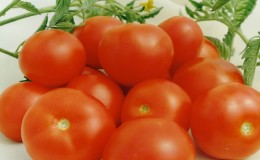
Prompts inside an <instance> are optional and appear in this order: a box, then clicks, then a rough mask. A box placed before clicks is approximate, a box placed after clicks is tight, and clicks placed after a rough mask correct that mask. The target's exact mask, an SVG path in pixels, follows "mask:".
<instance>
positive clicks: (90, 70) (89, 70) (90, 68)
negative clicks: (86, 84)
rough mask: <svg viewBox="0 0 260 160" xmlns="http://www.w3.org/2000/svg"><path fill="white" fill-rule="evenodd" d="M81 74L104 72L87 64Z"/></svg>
mask: <svg viewBox="0 0 260 160" xmlns="http://www.w3.org/2000/svg"><path fill="white" fill-rule="evenodd" d="M81 74H83V75H84V74H103V73H102V72H101V71H100V70H98V69H95V68H92V67H89V66H85V67H84V69H83V71H82V73H81Z"/></svg>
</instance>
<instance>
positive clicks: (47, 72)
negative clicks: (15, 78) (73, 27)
mask: <svg viewBox="0 0 260 160" xmlns="http://www.w3.org/2000/svg"><path fill="white" fill-rule="evenodd" d="M85 65H86V53H85V50H84V47H83V45H82V44H81V42H80V41H79V40H78V39H77V38H76V37H75V36H73V35H72V34H70V33H68V32H65V31H62V30H55V29H53V30H44V31H40V32H37V33H35V34H34V35H32V36H31V37H30V38H29V39H28V40H27V41H26V42H25V44H24V46H23V48H22V50H21V52H20V54H19V67H20V69H21V71H22V73H23V74H24V75H25V76H26V77H27V78H29V79H30V80H32V81H33V82H35V83H39V84H41V85H44V86H47V87H60V86H63V85H65V84H66V83H68V82H69V81H70V80H71V79H73V78H74V77H76V76H78V75H80V74H81V72H82V70H83V68H84V66H85Z"/></svg>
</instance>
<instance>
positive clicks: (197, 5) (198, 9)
mask: <svg viewBox="0 0 260 160" xmlns="http://www.w3.org/2000/svg"><path fill="white" fill-rule="evenodd" d="M189 2H190V3H191V5H192V6H193V7H195V9H196V10H197V11H201V10H202V7H203V5H202V3H199V2H196V1H194V0H189Z"/></svg>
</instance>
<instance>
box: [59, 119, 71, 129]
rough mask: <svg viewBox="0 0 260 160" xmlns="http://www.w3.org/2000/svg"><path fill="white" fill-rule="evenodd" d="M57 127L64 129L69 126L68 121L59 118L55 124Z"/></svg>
mask: <svg viewBox="0 0 260 160" xmlns="http://www.w3.org/2000/svg"><path fill="white" fill-rule="evenodd" d="M57 127H58V129H60V130H62V131H66V130H68V129H69V128H70V121H69V120H67V119H65V118H63V119H60V120H59V122H58V124H57Z"/></svg>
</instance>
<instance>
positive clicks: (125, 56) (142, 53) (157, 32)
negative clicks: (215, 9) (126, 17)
mask: <svg viewBox="0 0 260 160" xmlns="http://www.w3.org/2000/svg"><path fill="white" fill-rule="evenodd" d="M98 56H99V61H100V63H101V66H102V67H103V68H104V70H105V71H106V73H107V74H108V75H109V76H110V77H111V78H112V79H114V80H115V81H117V82H118V83H120V84H121V85H124V86H128V87H131V86H133V85H135V84H137V83H138V82H141V81H143V80H146V79H151V78H165V77H167V76H166V75H167V74H168V72H169V68H170V66H171V63H172V59H173V56H174V49H173V45H172V42H171V39H170V37H169V35H168V34H167V33H166V32H165V31H163V30H162V29H161V28H159V27H158V26H155V25H152V24H135V23H129V24H122V25H119V26H116V27H113V28H112V29H110V30H109V31H107V32H106V33H105V34H104V36H103V37H102V39H101V41H100V46H99V51H98Z"/></svg>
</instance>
